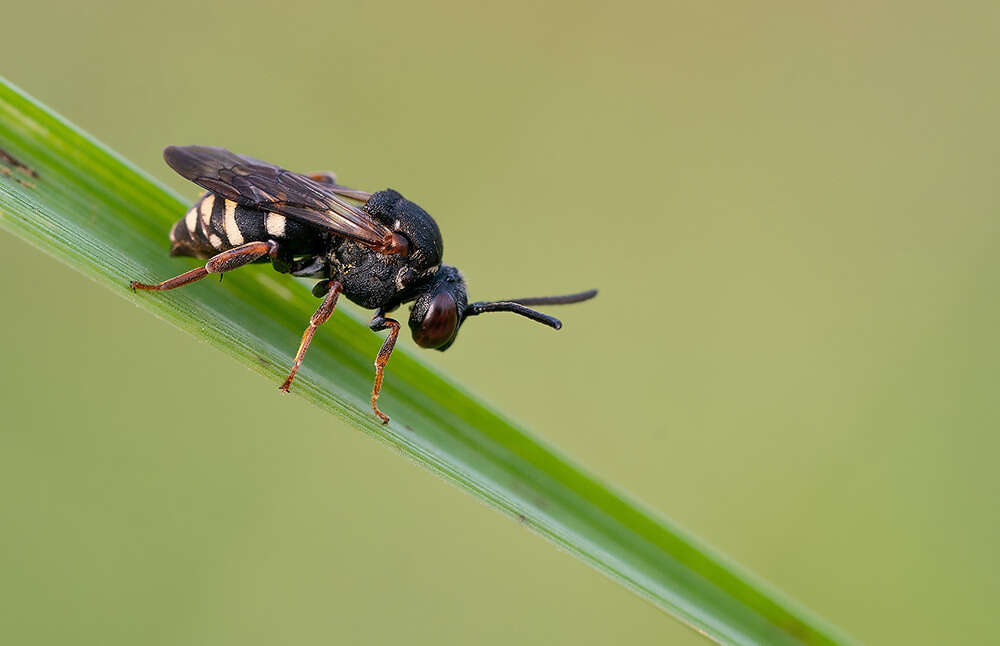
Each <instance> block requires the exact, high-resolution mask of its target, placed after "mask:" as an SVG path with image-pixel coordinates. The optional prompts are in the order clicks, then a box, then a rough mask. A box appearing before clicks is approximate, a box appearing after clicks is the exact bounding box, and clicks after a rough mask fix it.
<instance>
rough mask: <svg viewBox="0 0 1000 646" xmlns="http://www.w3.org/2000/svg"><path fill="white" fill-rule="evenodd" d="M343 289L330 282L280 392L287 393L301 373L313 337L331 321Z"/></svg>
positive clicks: (303, 335)
mask: <svg viewBox="0 0 1000 646" xmlns="http://www.w3.org/2000/svg"><path fill="white" fill-rule="evenodd" d="M343 288H344V286H343V285H341V284H340V283H338V282H337V281H335V280H331V281H330V287H329V290H328V291H327V292H326V296H325V297H323V302H322V303H320V305H319V308H318V309H317V310H316V313H315V314H313V315H312V318H311V319H309V327H307V328H306V331H305V332H304V333H303V334H302V343H300V344H299V351H298V352H296V353H295V362H294V363H292V370H291V372H289V373H288V378H287V379H285V383H283V384H281V387H280V390H281V391H282V392H286V393H287V392H288V389H289V388H291V387H292V380H293V379H295V373H297V372H298V371H299V366H301V365H302V360H303V359H304V358H305V356H306V350H308V349H309V344H310V343H312V340H313V336H315V335H316V328H318V327H319V326H320V325H323V324H324V323H326V322H327V321H328V320H329V319H330V316H331V315H332V314H333V308H335V307H337V297H338V296H340V292H341V290H343Z"/></svg>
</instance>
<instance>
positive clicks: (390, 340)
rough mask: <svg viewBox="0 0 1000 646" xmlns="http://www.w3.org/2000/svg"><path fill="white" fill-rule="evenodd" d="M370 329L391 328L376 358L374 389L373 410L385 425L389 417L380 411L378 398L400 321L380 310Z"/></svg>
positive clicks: (376, 313)
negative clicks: (388, 316)
mask: <svg viewBox="0 0 1000 646" xmlns="http://www.w3.org/2000/svg"><path fill="white" fill-rule="evenodd" d="M368 327H370V328H371V329H372V331H373V332H378V331H379V330H384V329H386V328H389V336H387V337H386V338H385V342H384V343H383V344H382V349H381V350H379V351H378V356H377V357H375V386H374V387H373V388H372V410H373V411H375V414H376V415H378V418H379V419H380V420H382V423H383V424H388V423H389V416H388V415H386V414H385V413H383V412H382V411H380V410H379V409H378V396H379V393H381V392H382V377H383V375H384V374H385V364H387V363H389V355H391V354H392V349H393V348H394V347H396V337H398V336H399V321H397V320H395V319H391V318H387V317H386V316H385V312H383V311H382V310H381V309H380V310H379V311H377V312H375V316H374V317H372V322H371V323H370V324H369V325H368Z"/></svg>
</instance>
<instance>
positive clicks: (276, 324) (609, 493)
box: [0, 82, 848, 644]
mask: <svg viewBox="0 0 1000 646" xmlns="http://www.w3.org/2000/svg"><path fill="white" fill-rule="evenodd" d="M0 149H2V150H3V151H5V152H6V153H7V157H3V156H2V155H0V170H3V171H4V172H3V174H0V224H2V226H3V227H4V228H5V229H7V230H9V231H12V232H13V233H15V234H16V235H19V236H21V237H23V238H25V239H27V240H29V241H31V242H32V243H34V244H35V245H37V246H38V247H39V248H41V249H42V250H44V251H46V252H47V253H49V254H51V255H53V256H54V257H56V258H58V259H59V260H61V261H63V262H65V263H67V264H69V265H70V266H72V267H74V268H76V269H78V270H80V271H81V272H83V273H84V274H86V275H88V276H90V277H91V278H93V279H95V280H97V281H98V282H100V283H102V284H104V285H106V286H108V287H109V288H111V289H113V290H114V291H115V292H116V293H118V294H120V295H121V296H122V297H124V298H129V299H131V300H132V301H133V302H135V303H136V304H137V305H139V306H140V307H143V308H145V309H148V310H151V311H152V312H154V313H155V314H157V315H158V316H160V317H162V318H163V319H165V320H167V321H170V322H171V323H173V324H175V325H177V326H178V327H180V328H182V329H184V330H187V331H189V332H191V333H192V334H194V335H196V336H198V337H201V338H203V339H206V340H207V341H208V342H210V343H211V344H213V345H214V346H216V347H218V348H220V349H221V350H223V351H225V352H227V353H229V354H231V355H232V356H233V357H235V358H236V359H237V360H239V361H241V362H242V363H244V364H245V365H247V366H248V367H250V368H251V369H253V370H255V371H256V372H259V373H261V374H263V375H265V376H266V377H267V378H268V379H271V380H272V381H274V383H276V384H277V383H280V382H281V380H282V379H283V378H284V376H285V370H286V368H287V366H288V365H289V364H290V362H291V358H292V353H293V352H294V350H295V348H296V347H297V345H298V340H299V336H300V335H301V333H302V329H303V323H304V322H305V321H307V320H308V318H309V316H310V315H311V314H312V312H313V311H314V309H315V307H316V301H315V299H313V298H312V297H311V296H310V295H309V294H308V293H307V291H306V290H305V289H301V288H300V286H298V285H296V284H294V283H284V282H281V281H279V280H275V279H274V278H271V277H270V276H269V275H263V274H261V275H259V276H258V278H257V279H256V281H255V282H254V281H249V280H247V281H242V280H240V281H232V283H231V284H230V283H227V285H226V288H225V289H222V288H217V289H212V290H210V291H206V290H179V291H178V292H172V293H170V294H169V295H166V296H161V297H157V298H149V295H148V294H138V295H133V294H131V293H130V292H129V291H128V290H127V289H126V286H127V284H128V281H129V280H130V279H139V280H147V281H151V280H154V279H161V278H163V277H166V276H171V275H174V274H177V273H180V270H183V269H186V268H187V267H188V265H181V264H179V261H178V260H177V259H171V258H169V257H168V256H167V254H166V253H165V247H166V242H165V238H164V235H165V232H166V231H167V230H168V227H169V226H170V224H171V223H172V222H173V221H175V220H176V219H177V218H178V217H179V216H180V215H181V214H183V213H184V210H185V208H186V205H185V204H184V203H183V202H181V201H180V199H179V198H178V197H177V196H176V195H174V194H173V193H171V192H170V191H168V190H167V189H165V188H164V187H163V186H162V185H161V184H159V183H157V182H156V181H154V180H153V179H151V178H150V177H149V176H148V175H146V174H145V173H143V172H141V171H139V170H137V169H136V168H134V167H133V166H131V165H130V164H129V163H128V162H126V161H125V160H123V159H122V158H120V157H118V156H117V155H115V154H113V153H112V152H110V151H109V150H107V149H106V148H104V147H103V146H101V145H100V144H98V143H97V142H95V141H94V140H93V139H92V138H90V137H88V136H87V135H85V134H83V133H82V132H80V131H79V130H77V129H76V128H74V127H73V126H72V125H70V124H69V123H67V122H66V121H64V120H62V119H60V118H59V117H57V116H56V115H54V114H53V113H52V112H50V111H49V110H48V109H47V108H46V107H45V106H43V105H41V104H39V103H38V102H36V101H34V100H33V99H31V98H29V97H27V96H25V95H24V94H23V93H22V92H20V91H19V90H17V89H16V88H14V87H12V86H10V85H9V84H7V83H6V82H0ZM13 159H17V160H19V161H21V162H23V163H24V164H25V165H27V166H28V167H30V168H31V169H33V170H34V171H35V172H36V173H37V176H32V175H31V174H29V173H28V172H27V171H26V170H25V169H23V168H18V167H16V165H14V164H13V161H12V160H13ZM373 344H376V340H375V339H374V338H373V337H372V335H371V333H370V332H368V330H367V327H366V326H364V324H363V323H361V322H360V321H358V320H356V319H355V318H352V317H349V316H345V315H343V314H338V316H336V317H334V319H332V320H331V321H330V323H328V324H327V325H326V327H324V330H323V334H321V335H318V336H317V337H316V340H315V342H314V343H313V346H312V348H311V349H310V352H309V360H308V361H307V362H306V365H305V366H304V368H303V370H302V372H301V373H300V374H299V377H298V378H297V381H296V392H297V394H298V395H299V396H301V397H304V398H306V399H307V400H309V401H310V402H312V403H314V404H316V405H317V406H320V407H321V408H323V409H325V410H328V411H330V412H332V413H334V414H335V415H337V416H338V417H340V418H342V419H344V420H346V421H348V422H349V423H350V424H352V425H353V426H355V427H357V428H359V429H361V430H362V431H364V432H366V433H368V434H370V435H373V436H375V437H376V438H378V439H380V440H382V441H383V442H386V443H387V444H389V445H391V446H393V447H395V448H396V449H398V450H399V451H401V452H402V453H403V454H404V455H406V456H408V457H410V458H411V459H413V460H415V461H416V462H418V463H420V464H422V465H424V466H425V467H427V468H428V469H430V470H431V471H433V472H434V473H437V474H438V475H440V476H442V477H444V478H446V479H448V480H450V481H452V482H454V483H455V484H456V485H458V486H460V487H462V488H463V489H466V490H467V491H469V492H471V493H472V494H473V495H475V496H477V497H479V498H481V499H482V500H484V501H486V502H487V503H489V504H490V505H492V506H493V507H495V508H497V509H499V510H501V511H503V512H504V513H506V514H508V515H509V516H511V517H513V518H515V519H518V520H519V521H520V522H521V523H523V524H524V525H525V526H526V527H529V528H531V529H532V530H534V531H535V532H537V533H538V534H540V535H542V536H544V537H545V538H547V539H549V540H550V541H552V542H553V543H555V544H556V545H558V546H560V547H562V548H564V549H565V550H566V551H568V552H570V553H572V554H574V555H576V556H577V557H579V558H580V559H582V560H583V561H585V562H587V563H589V564H590V565H592V566H593V567H595V568H596V569H598V570H600V571H601V572H604V573H605V574H606V575H608V576H609V577H611V578H612V579H614V580H616V581H618V582H620V583H622V584H623V585H625V586H627V587H629V588H630V589H632V590H634V591H635V592H636V593H638V594H639V595H641V596H642V597H644V598H646V599H648V600H649V601H651V602H652V603H654V604H655V605H657V606H659V607H660V608H662V609H664V610H666V611H668V612H669V613H671V614H673V615H674V616H676V617H678V618H679V619H681V620H682V621H684V622H686V623H687V624H689V625H690V626H692V627H693V628H695V629H696V630H698V631H699V632H701V633H703V634H704V635H706V636H708V637H710V638H712V639H715V640H718V641H720V642H723V643H731V644H751V643H758V644H833V643H848V640H847V639H846V638H845V637H844V636H842V635H839V634H838V633H837V632H836V631H834V630H833V629H831V628H830V627H828V626H825V625H823V624H822V623H821V622H820V621H819V620H817V619H816V618H815V617H812V616H810V615H809V614H808V613H807V612H805V611H804V610H802V609H801V608H799V607H797V606H796V605H795V604H793V603H792V602H790V601H789V600H787V599H784V598H782V597H781V596H780V595H779V594H778V593H777V592H776V591H774V590H772V589H770V588H769V587H768V586H767V585H765V584H763V583H761V582H760V581H757V580H755V579H754V578H752V577H751V576H749V575H747V574H746V573H743V572H741V571H740V570H739V569H738V568H736V567H735V566H734V565H732V564H731V563H729V562H727V561H726V560H725V559H723V558H721V557H720V556H719V555H717V554H715V553H713V552H712V551H711V550H710V549H708V548H707V547H705V546H704V545H701V544H699V543H698V541H696V540H695V539H694V538H692V537H690V536H687V535H686V534H685V533H684V532H682V531H681V530H679V529H677V528H676V527H674V526H673V525H672V524H671V523H670V522H669V521H667V520H665V519H664V518H662V517H660V516H658V515H656V514H653V513H651V512H650V511H648V510H646V509H644V508H642V507H641V506H640V505H638V504H637V503H636V502H634V501H632V500H630V499H629V498H627V497H626V496H624V495H622V494H621V493H619V492H617V491H615V490H614V489H612V488H611V487H609V486H607V485H605V484H603V483H601V482H599V481H598V480H596V479H595V478H593V477H592V476H590V475H588V474H587V473H586V472H585V471H583V470H582V469H581V468H580V467H579V466H577V465H575V464H573V463H572V462H571V461H569V460H568V459H567V458H566V457H564V456H562V455H560V454H559V453H558V452H556V451H555V450H553V449H552V448H551V447H549V446H546V445H545V444H544V443H542V442H541V441H540V440H539V439H538V438H536V437H535V436H533V435H532V434H530V433H529V432H528V431H526V430H524V429H523V428H521V427H519V426H518V425H516V424H515V423H514V422H512V421H511V420H509V419H507V418H506V417H505V416H504V415H503V414H502V413H500V412H498V411H495V410H493V409H491V408H490V407H489V406H487V405H485V404H484V403H483V402H481V401H479V400H478V399H476V398H475V397H474V396H472V395H470V394H469V393H468V392H466V391H465V390H464V389H462V387H461V386H459V385H458V384H455V383H453V382H451V381H449V380H448V379H446V378H445V377H443V376H441V375H439V374H436V373H435V372H433V371H432V370H431V369H429V368H428V367H426V366H425V365H423V364H421V363H420V362H418V361H417V360H415V359H414V358H412V357H411V356H409V355H408V354H407V353H406V352H405V350H404V349H399V350H397V351H396V354H395V355H394V356H393V361H392V364H391V367H390V372H391V382H390V384H389V385H388V386H387V389H386V391H385V393H384V394H383V398H382V400H380V403H381V405H382V407H383V409H384V410H386V411H389V412H390V414H391V415H392V417H393V421H392V423H390V424H389V425H388V426H383V425H381V424H380V423H378V421H377V420H376V419H375V418H374V416H373V415H372V413H371V409H370V408H369V405H368V393H369V392H370V387H371V379H372V370H373V369H372V357H373V356H374V350H375V348H376V347H377V345H373ZM276 396H277V395H276Z"/></svg>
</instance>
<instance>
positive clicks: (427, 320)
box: [413, 292, 458, 348]
mask: <svg viewBox="0 0 1000 646" xmlns="http://www.w3.org/2000/svg"><path fill="white" fill-rule="evenodd" d="M457 331H458V305H456V304H455V299H454V298H452V296H451V294H448V293H447V292H440V293H439V294H437V295H436V296H435V297H434V300H432V301H431V306H430V307H429V308H427V313H426V314H424V320H423V321H421V323H420V329H418V330H416V331H414V332H413V340H414V341H416V342H417V345H419V346H420V347H421V348H439V347H441V346H442V345H444V344H445V343H448V342H449V341H451V340H452V338H454V336H455V332H457Z"/></svg>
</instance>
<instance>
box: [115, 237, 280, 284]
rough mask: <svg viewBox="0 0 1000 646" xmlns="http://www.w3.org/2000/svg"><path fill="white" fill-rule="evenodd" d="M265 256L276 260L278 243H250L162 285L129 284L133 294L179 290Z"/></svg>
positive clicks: (133, 282) (135, 282) (228, 250)
mask: <svg viewBox="0 0 1000 646" xmlns="http://www.w3.org/2000/svg"><path fill="white" fill-rule="evenodd" d="M264 256H270V257H271V259H272V260H274V259H276V258H277V257H278V243H277V242H274V241H273V240H268V241H266V242H248V243H246V244H243V245H240V246H238V247H233V248H232V249H227V250H226V251H223V252H222V253H219V254H216V255H214V256H212V257H211V258H209V259H208V262H206V263H205V266H204V267H198V268H197V269H192V270H191V271H188V272H184V273H183V274H181V275H180V276H174V277H173V278H170V279H168V280H165V281H163V282H162V283H155V284H152V285H149V284H146V283H140V282H138V281H135V280H133V281H132V282H130V283H129V287H130V288H131V289H132V291H133V292H134V291H135V290H137V289H151V290H156V291H164V290H168V289H177V288H178V287H183V286H184V285H189V284H191V283H193V282H195V281H198V280H201V279H202V278H204V277H205V276H207V275H209V274H223V273H225V272H227V271H232V270H234V269H238V268H239V267H242V266H243V265H248V264H250V263H252V262H255V261H257V260H260V259H261V258H263V257H264Z"/></svg>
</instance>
